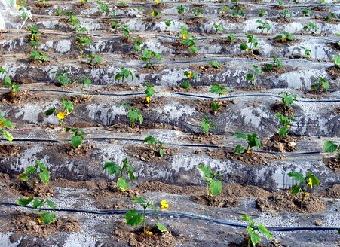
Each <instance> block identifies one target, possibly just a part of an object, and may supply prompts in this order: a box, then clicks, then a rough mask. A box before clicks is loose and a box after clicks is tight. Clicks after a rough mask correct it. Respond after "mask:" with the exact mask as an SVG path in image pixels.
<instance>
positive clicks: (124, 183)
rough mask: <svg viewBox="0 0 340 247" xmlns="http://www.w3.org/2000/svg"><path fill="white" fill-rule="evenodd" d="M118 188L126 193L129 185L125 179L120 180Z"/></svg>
mask: <svg viewBox="0 0 340 247" xmlns="http://www.w3.org/2000/svg"><path fill="white" fill-rule="evenodd" d="M117 187H118V189H119V190H120V191H126V190H127V189H129V183H128V182H127V181H126V179H124V178H118V180H117Z"/></svg>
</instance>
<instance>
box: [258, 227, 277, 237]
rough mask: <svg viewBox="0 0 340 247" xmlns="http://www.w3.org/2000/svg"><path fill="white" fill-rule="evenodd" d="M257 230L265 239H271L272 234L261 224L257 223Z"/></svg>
mask: <svg viewBox="0 0 340 247" xmlns="http://www.w3.org/2000/svg"><path fill="white" fill-rule="evenodd" d="M258 229H259V232H260V233H262V234H263V235H264V236H265V237H266V238H267V239H272V238H273V234H272V233H271V232H270V231H269V230H268V228H267V227H265V226H264V225H263V224H259V225H258Z"/></svg>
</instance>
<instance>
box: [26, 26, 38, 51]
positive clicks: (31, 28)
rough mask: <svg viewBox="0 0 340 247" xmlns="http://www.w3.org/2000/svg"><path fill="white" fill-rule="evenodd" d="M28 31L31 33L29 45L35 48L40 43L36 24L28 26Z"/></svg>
mask: <svg viewBox="0 0 340 247" xmlns="http://www.w3.org/2000/svg"><path fill="white" fill-rule="evenodd" d="M28 31H29V32H30V33H31V34H30V36H29V41H30V45H31V46H32V47H33V48H37V47H38V45H39V43H40V36H41V33H40V31H39V28H38V26H37V25H35V24H33V25H31V26H29V27H28Z"/></svg>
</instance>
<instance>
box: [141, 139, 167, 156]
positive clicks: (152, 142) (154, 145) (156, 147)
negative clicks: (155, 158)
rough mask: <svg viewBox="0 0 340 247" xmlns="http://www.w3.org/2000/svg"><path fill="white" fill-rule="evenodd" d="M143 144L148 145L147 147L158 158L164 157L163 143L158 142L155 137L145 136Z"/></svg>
mask: <svg viewBox="0 0 340 247" xmlns="http://www.w3.org/2000/svg"><path fill="white" fill-rule="evenodd" d="M144 143H146V144H148V145H149V147H150V148H151V149H152V150H153V151H154V152H155V153H156V154H157V155H159V156H160V157H163V156H164V155H165V149H164V146H163V143H162V142H161V141H159V140H158V139H157V138H156V137H154V136H147V137H145V139H144Z"/></svg>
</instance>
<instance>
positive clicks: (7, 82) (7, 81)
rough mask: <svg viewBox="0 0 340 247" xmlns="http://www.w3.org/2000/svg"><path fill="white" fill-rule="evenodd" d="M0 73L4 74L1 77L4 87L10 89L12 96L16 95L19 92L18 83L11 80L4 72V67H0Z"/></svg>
mask: <svg viewBox="0 0 340 247" xmlns="http://www.w3.org/2000/svg"><path fill="white" fill-rule="evenodd" d="M0 75H4V77H3V79H2V84H3V85H4V87H6V88H8V89H9V90H10V94H11V95H12V96H15V95H17V94H18V93H19V92H20V86H19V84H17V83H15V82H14V81H12V79H11V77H10V76H9V75H7V74H6V69H4V68H3V67H0Z"/></svg>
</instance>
